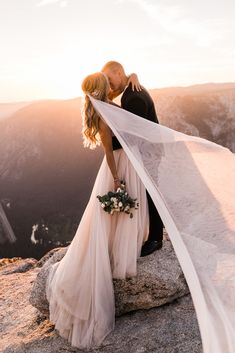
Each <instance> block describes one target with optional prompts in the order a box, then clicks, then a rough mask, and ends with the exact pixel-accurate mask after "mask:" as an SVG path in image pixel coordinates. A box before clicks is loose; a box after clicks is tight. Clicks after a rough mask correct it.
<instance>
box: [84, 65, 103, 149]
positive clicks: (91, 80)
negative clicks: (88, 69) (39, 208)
mask: <svg viewBox="0 0 235 353" xmlns="http://www.w3.org/2000/svg"><path fill="white" fill-rule="evenodd" d="M109 89H110V88H109V82H108V79H107V78H106V76H105V75H104V74H103V73H102V72H96V73H94V74H91V75H89V76H87V77H86V78H85V79H84V80H83V82H82V90H83V92H84V94H85V100H84V104H83V109H82V135H83V144H84V147H90V148H91V149H93V148H95V147H96V146H97V145H99V144H100V138H99V134H98V132H99V120H100V116H99V114H98V113H97V112H96V110H95V109H94V107H93V105H92V103H91V101H90V98H89V96H88V95H90V96H92V97H94V98H96V99H99V100H101V101H104V102H107V101H108V93H109Z"/></svg>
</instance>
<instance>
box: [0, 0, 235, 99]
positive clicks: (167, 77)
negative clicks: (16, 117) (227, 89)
mask: <svg viewBox="0 0 235 353" xmlns="http://www.w3.org/2000/svg"><path fill="white" fill-rule="evenodd" d="M234 14H235V3H234V1H232V0H225V1H223V2H214V1H212V0H207V1H202V0H199V1H194V0H189V1H186V0H167V1H166V0H159V1H154V0H100V1H97V2H96V1H92V0H86V1H85V0H20V1H19V0H7V1H1V4H0V30H1V34H2V36H1V37H0V45H1V61H0V102H10V101H25V100H34V99H50V98H53V99H54V98H55V99H67V98H74V97H77V96H79V95H81V90H80V85H81V80H82V79H83V78H84V76H86V75H87V74H89V73H91V72H94V71H99V70H100V69H101V67H102V66H103V64H104V63H105V62H107V61H109V60H117V61H120V62H121V63H122V64H123V65H124V67H125V69H126V71H127V73H130V72H136V73H138V75H139V78H140V80H141V82H142V84H143V85H145V86H146V87H147V88H160V87H165V86H180V85H183V86H185V85H191V84H196V83H204V82H234V81H235V44H234V38H235V21H234Z"/></svg>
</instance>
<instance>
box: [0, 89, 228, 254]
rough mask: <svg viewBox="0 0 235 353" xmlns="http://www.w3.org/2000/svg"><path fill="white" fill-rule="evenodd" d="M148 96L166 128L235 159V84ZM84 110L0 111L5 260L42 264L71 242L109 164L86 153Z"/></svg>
mask: <svg viewBox="0 0 235 353" xmlns="http://www.w3.org/2000/svg"><path fill="white" fill-rule="evenodd" d="M150 93H151V95H152V97H153V99H154V102H155V104H156V110H157V114H158V117H159V120H160V123H161V124H162V125H166V126H168V127H170V128H173V129H175V130H178V131H181V132H184V133H187V134H191V135H195V136H200V137H203V138H206V139H209V140H211V141H214V142H216V143H219V144H221V145H223V146H226V147H228V148H230V149H231V150H232V151H233V152H235V83H231V84H230V83H229V84H205V85H197V86H192V87H186V88H181V87H179V88H177V87H176V88H165V89H155V90H152V91H151V92H150ZM80 111H81V100H80V98H77V99H72V100H65V101H55V100H48V101H37V102H32V103H29V104H26V103H22V104H21V103H19V104H18V105H16V104H12V107H11V105H9V104H8V105H6V104H0V151H1V154H0V191H1V195H0V200H5V201H4V202H3V203H2V206H1V208H0V214H1V216H0V241H3V240H5V242H4V243H3V244H0V257H13V256H22V257H35V258H40V257H41V256H42V255H43V254H44V253H45V252H47V251H48V250H49V249H51V248H53V247H57V246H61V245H66V244H68V243H69V242H70V241H71V239H72V238H73V236H74V234H75V232H76V229H77V226H78V224H79V221H80V218H81V216H82V214H83V211H84V208H85V206H86V204H87V201H88V199H89V196H90V192H91V190H92V186H93V183H94V180H95V177H96V174H97V171H98V168H99V166H100V163H101V161H102V158H103V150H102V148H97V150H93V151H91V150H88V149H84V147H83V143H82V136H81V129H82V125H81V114H80ZM6 200H7V202H6ZM97 202H98V201H97ZM4 214H5V218H4ZM3 219H5V222H6V220H7V222H8V224H9V225H10V227H11V228H12V232H13V233H14V234H15V236H16V241H15V242H12V243H11V242H9V240H10V239H13V238H11V236H9V234H10V233H9V229H10V228H8V236H7V232H6V226H4V224H6V223H5V222H4V221H3ZM13 233H11V234H13Z"/></svg>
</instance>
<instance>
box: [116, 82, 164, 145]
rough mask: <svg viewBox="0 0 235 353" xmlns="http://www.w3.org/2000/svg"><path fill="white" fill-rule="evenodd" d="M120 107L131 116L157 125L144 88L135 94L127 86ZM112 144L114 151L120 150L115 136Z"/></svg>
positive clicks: (154, 112)
mask: <svg viewBox="0 0 235 353" xmlns="http://www.w3.org/2000/svg"><path fill="white" fill-rule="evenodd" d="M121 107H122V108H123V109H125V110H128V111H129V112H131V113H133V114H136V115H139V116H141V117H142V118H145V119H147V120H150V121H152V122H155V123H157V124H158V123H159V122H158V118H157V114H156V111H155V107H154V103H153V100H152V98H151V96H150V94H149V93H148V92H147V90H146V89H145V88H144V87H142V90H141V91H140V92H137V91H136V90H135V91H132V88H131V85H129V86H128V87H127V88H126V89H125V91H124V93H123V95H122V98H121ZM112 144H113V150H114V151H115V150H117V149H119V148H122V146H121V144H120V142H119V141H118V139H117V138H116V136H113V137H112Z"/></svg>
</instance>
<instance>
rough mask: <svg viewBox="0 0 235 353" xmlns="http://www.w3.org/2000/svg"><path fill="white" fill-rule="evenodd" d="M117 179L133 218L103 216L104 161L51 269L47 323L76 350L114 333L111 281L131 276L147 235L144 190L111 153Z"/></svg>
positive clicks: (120, 155) (108, 184)
mask: <svg viewBox="0 0 235 353" xmlns="http://www.w3.org/2000/svg"><path fill="white" fill-rule="evenodd" d="M114 158H115V161H116V165H117V170H118V175H119V177H120V178H122V179H123V180H125V181H126V187H127V191H128V193H129V194H130V196H131V197H134V198H135V197H137V199H138V202H139V208H138V209H137V210H134V211H133V218H130V217H129V215H128V214H125V213H120V214H117V213H114V214H113V215H109V214H108V213H106V212H104V210H103V209H102V207H101V204H100V202H99V201H98V199H97V195H103V194H106V193H107V192H108V191H110V190H113V178H112V175H111V172H110V170H109V167H108V165H107V162H106V158H105V157H104V159H103V162H102V164H101V167H100V170H99V172H98V175H97V178H96V181H95V184H94V187H93V190H92V193H91V196H90V200H89V202H88V205H87V207H86V209H85V212H84V214H83V217H82V219H81V222H80V224H79V227H78V229H77V232H76V234H75V237H74V239H73V241H72V243H71V244H70V246H69V249H68V251H67V253H66V255H65V256H64V258H63V259H62V260H61V261H60V262H59V263H56V264H54V265H53V268H52V270H51V273H50V276H49V279H48V282H47V283H48V284H47V297H48V301H49V303H50V320H51V321H52V322H54V323H55V328H56V329H57V330H58V331H59V333H60V335H61V336H62V337H64V338H66V339H68V340H69V342H70V343H71V344H72V345H73V346H76V347H79V348H88V347H90V346H96V345H99V344H100V343H101V342H102V340H103V339H104V338H105V336H106V335H107V334H108V333H109V332H110V331H111V330H113V328H114V323H115V304H114V292H113V282H112V278H126V277H130V276H135V275H136V265H137V257H138V256H139V255H140V251H141V247H142V244H143V241H144V240H145V239H146V236H147V235H148V225H149V219H148V217H149V216H148V205H147V198H146V191H145V187H144V185H143V184H142V182H141V181H140V179H139V177H138V175H137V174H136V171H135V169H134V168H133V166H132V164H131V162H130V161H129V159H128V158H127V156H126V153H125V152H124V150H123V149H119V150H116V151H114Z"/></svg>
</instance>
